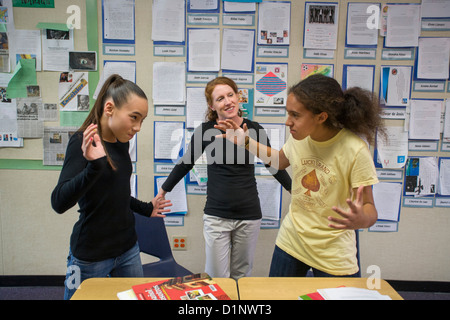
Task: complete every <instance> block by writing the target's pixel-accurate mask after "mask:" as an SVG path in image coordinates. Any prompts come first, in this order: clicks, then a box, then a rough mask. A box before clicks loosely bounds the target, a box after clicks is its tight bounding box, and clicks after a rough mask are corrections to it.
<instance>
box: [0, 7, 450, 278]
mask: <svg viewBox="0 0 450 320" xmlns="http://www.w3.org/2000/svg"><path fill="white" fill-rule="evenodd" d="M4 2H5V1H4ZM432 3H433V1H427V0H422V1H420V0H409V1H406V0H399V1H395V2H392V3H389V2H387V1H366V0H360V1H354V2H351V1H306V2H304V1H297V0H292V1H262V2H259V3H258V2H256V3H255V2H251V1H249V2H248V3H246V7H245V8H244V7H240V6H234V5H233V3H231V2H229V3H227V4H226V5H225V4H224V2H223V1H221V0H218V1H208V2H202V1H198V2H197V1H188V0H186V1H180V0H177V1H174V0H172V1H168V0H162V1H156V0H154V1H147V0H123V1H112V0H111V1H108V3H106V5H105V2H104V1H102V0H79V1H68V0H61V1H55V3H54V7H48V8H24V7H13V9H14V15H13V17H14V25H15V29H17V30H33V31H37V32H41V33H42V32H43V31H42V30H44V29H42V28H38V27H37V26H38V24H39V23H55V24H60V25H61V24H66V22H67V21H68V20H70V19H72V18H71V17H72V15H73V14H75V13H76V9H77V7H78V8H79V9H80V14H81V20H80V21H81V25H80V28H79V29H77V28H75V29H73V37H74V51H81V52H95V53H96V59H97V62H96V69H95V70H89V71H86V72H85V73H87V74H88V75H89V82H88V83H89V88H88V92H89V98H90V106H91V107H92V105H93V102H94V101H95V93H96V89H97V87H98V84H99V83H101V82H102V79H104V78H105V77H106V76H107V75H108V74H110V73H120V74H122V75H123V76H124V77H127V78H129V79H131V80H133V81H135V82H136V83H137V84H138V85H139V86H140V87H141V88H143V90H144V91H145V92H146V93H147V95H148V97H149V107H150V112H149V117H148V118H147V119H146V120H145V122H144V125H143V128H142V131H141V132H140V133H139V134H138V135H137V138H136V141H134V142H133V143H134V145H135V148H134V154H135V161H134V162H133V165H134V179H135V180H134V181H135V182H134V185H135V190H134V192H136V195H137V197H138V198H140V199H142V200H145V201H150V200H151V198H152V197H153V196H154V194H155V189H156V188H155V185H156V182H157V180H156V179H160V178H161V177H164V176H167V175H168V173H169V172H170V170H171V169H172V168H173V166H174V160H175V159H172V158H171V156H168V155H167V154H166V155H164V153H162V154H163V156H162V158H161V157H160V156H158V157H156V156H157V155H158V154H161V153H160V152H161V151H162V150H155V145H156V144H157V143H158V141H159V140H158V141H156V142H155V137H156V134H157V132H160V130H163V129H164V127H165V126H166V125H167V124H175V125H179V126H180V127H181V128H183V130H181V131H180V133H181V132H182V135H183V137H182V139H181V140H179V141H178V140H177V143H178V144H177V146H178V145H179V148H180V149H179V151H180V152H182V151H183V148H185V146H186V145H187V144H188V143H189V138H190V135H191V134H192V131H193V129H194V128H195V126H196V125H198V123H199V122H201V121H202V119H204V112H202V110H204V109H206V104H205V101H204V100H203V97H202V89H203V88H204V86H205V84H206V83H207V82H208V81H209V80H211V79H213V78H215V77H217V76H219V75H225V76H228V77H231V78H233V79H234V80H235V81H236V82H237V83H238V86H239V89H240V93H241V108H242V109H243V111H244V115H245V116H246V117H248V118H249V119H252V120H254V121H257V122H259V123H260V124H262V125H263V126H264V127H266V128H269V129H270V130H269V131H270V133H271V135H270V137H271V142H272V145H274V144H277V145H278V146H279V147H281V146H282V145H283V143H284V141H285V140H286V139H287V137H288V133H287V132H286V129H285V127H284V122H285V119H286V112H285V102H286V94H287V90H288V88H289V87H290V86H292V85H294V84H296V83H297V82H298V81H299V80H301V79H303V78H305V77H307V76H309V75H311V74H314V73H322V74H325V75H327V76H330V77H334V78H335V79H336V80H338V82H340V83H341V84H342V86H343V87H344V88H348V87H351V86H354V85H359V86H362V87H364V88H367V89H368V90H371V91H374V92H375V93H376V94H377V95H378V96H379V97H380V100H381V102H382V103H383V104H384V109H383V110H384V114H383V118H384V119H385V123H386V125H387V127H388V134H389V137H390V140H389V141H388V143H385V144H383V142H381V141H379V140H377V143H376V144H375V145H371V146H370V149H371V151H372V153H373V156H374V163H375V165H376V167H377V173H378V176H379V179H380V183H379V185H377V186H376V187H375V188H376V189H374V191H375V195H376V202H378V206H379V207H380V208H382V209H381V210H380V211H379V221H377V223H376V224H375V225H374V226H373V227H371V228H369V229H368V230H361V231H360V249H361V260H362V269H363V270H362V271H363V275H364V272H365V270H366V268H367V266H370V265H378V266H380V268H381V270H382V277H383V278H385V279H386V278H387V279H398V280H402V279H406V280H415V279H416V280H445V281H449V280H450V279H449V275H448V272H446V270H448V268H449V266H450V258H449V257H447V255H442V252H446V249H447V248H446V247H445V244H446V243H448V242H449V240H450V239H449V233H448V232H447V230H446V229H447V228H446V226H448V225H449V224H450V216H449V215H448V214H446V212H447V211H448V207H449V206H450V198H449V195H448V193H447V192H448V182H447V175H445V174H443V173H444V172H448V171H446V170H448V167H449V164H448V158H449V157H450V156H449V153H448V152H450V130H449V126H450V124H449V121H450V115H449V112H450V106H449V102H448V100H449V98H450V85H449V82H450V81H449V78H450V77H449V74H448V69H449V66H448V58H447V60H445V59H446V58H445V57H439V59H440V60H439V61H441V62H443V63H444V67H443V68H442V67H441V68H435V66H434V65H433V63H432V62H433V61H430V56H431V57H436V52H447V51H446V50H448V47H449V46H450V45H449V44H448V39H449V38H450V24H449V21H450V17H446V16H442V13H441V12H446V11H445V10H444V9H446V8H438V9H436V8H435V7H433V5H432ZM388 4H390V6H389V5H388ZM386 5H388V6H387V8H388V9H389V8H391V9H392V10H391V11H392V12H393V13H392V15H391V16H390V17H387V16H386V12H387V10H388V9H386ZM441 5H442V6H445V4H441ZM71 6H75V7H72V8H71V9H74V10H75V11H70V10H69V8H70V7H71ZM168 7H171V9H172V10H171V15H166V13H165V12H167V10H168ZM418 7H419V8H420V10H418ZM405 8H408V9H409V10H403V9H405ZM367 9H369V10H368V11H366V10H367ZM447 9H448V8H447ZM405 11H407V12H408V14H409V15H408V16H405V14H404V12H405ZM118 12H120V13H121V14H120V15H118V14H117V13H118ZM447 12H448V10H447ZM53 13H55V14H53ZM378 13H380V15H381V16H378ZM394 16H395V19H394V18H393V17H394ZM49 17H52V19H49ZM376 17H379V18H376ZM383 19H384V20H383ZM402 19H408V20H409V21H415V22H417V23H416V24H414V25H415V26H416V28H415V29H414V28H413V29H408V31H405V30H404V29H402V28H406V27H405V26H404V25H403V26H402V25H395V27H397V28H395V27H393V26H394V24H393V21H392V20H395V21H401V20H402ZM415 19H416V20H415ZM417 19H418V20H417ZM49 20H50V21H49ZM72 22H73V23H76V20H72ZM113 25H116V26H118V25H120V26H121V28H113ZM364 25H365V26H364ZM388 25H391V27H392V28H388V27H387V26H388ZM411 25H413V24H412V23H409V24H408V26H407V27H408V28H410V27H411ZM47 26H48V25H47ZM168 26H170V28H169V27H168ZM369 26H370V27H374V28H372V29H371V28H368V27H369ZM41 27H42V25H41ZM44 27H45V25H44ZM324 30H325V32H326V33H323V32H324ZM167 31H171V32H167ZM402 32H407V34H408V35H410V36H411V37H399V34H401V33H402ZM205 48H207V50H205ZM430 48H432V49H433V50H435V51H434V52H433V51H432V50H431V49H430ZM41 66H42V64H41ZM13 72H14V71H13V69H11V71H10V73H13ZM60 76H61V72H60V71H47V70H41V71H37V72H36V83H37V85H38V86H39V87H40V90H41V98H42V101H43V103H48V104H55V103H58V100H59V96H58V89H57V88H58V87H59V81H60ZM423 110H426V112H422V111H423ZM86 114H87V111H73V112H63V111H60V110H58V112H57V117H58V118H57V120H55V121H46V122H44V124H43V125H44V128H45V127H51V128H59V130H60V136H63V135H67V136H68V135H70V132H71V130H73V129H72V128H76V127H78V126H79V125H80V124H81V122H82V121H83V120H84V118H85V116H86ZM425 114H426V117H425ZM424 128H427V130H423V129H424ZM428 129H429V130H428ZM64 130H65V131H64ZM52 137H54V136H53V135H52V134H50V136H44V133H43V136H42V137H40V138H26V139H24V140H23V146H21V147H19V148H11V147H8V148H0V175H1V180H2V181H10V183H9V185H8V188H5V187H3V186H2V189H1V193H0V196H1V202H0V218H1V222H2V231H1V232H2V237H1V239H2V240H1V241H2V245H3V247H5V248H6V247H8V246H9V245H11V249H10V250H9V249H7V250H5V251H4V253H2V258H0V259H3V267H1V268H3V269H1V268H0V274H13V273H14V272H15V271H14V270H20V272H21V273H23V274H33V273H35V272H37V273H41V274H55V273H58V272H59V273H61V270H62V272H64V259H65V257H64V256H65V255H66V253H67V252H66V249H67V246H68V237H69V235H70V228H71V224H72V223H73V221H74V219H76V217H75V216H76V215H77V214H76V208H74V209H73V210H72V211H73V212H72V213H73V214H72V215H70V214H69V217H67V218H66V217H65V215H64V218H62V219H55V217H53V216H52V218H48V219H49V220H48V221H45V223H44V222H42V221H41V218H40V217H39V216H34V215H30V216H28V215H27V216H26V218H27V219H29V221H31V222H33V224H34V225H37V226H39V227H40V228H41V231H39V230H35V229H33V232H32V233H31V234H32V235H33V237H36V238H40V236H42V237H44V235H43V234H44V233H46V234H50V235H51V237H52V238H53V239H58V242H59V244H58V245H53V246H54V248H52V251H53V252H56V253H55V254H53V255H52V257H51V258H50V261H51V263H50V266H48V267H42V268H37V269H34V270H37V271H33V269H32V267H24V265H27V259H30V258H28V257H27V255H28V256H30V257H32V256H33V255H32V254H31V255H30V254H29V253H30V252H32V251H36V248H35V247H34V246H33V245H32V244H31V243H29V244H28V245H26V246H25V247H24V245H20V244H18V243H21V241H20V240H23V239H24V238H25V236H24V235H23V234H22V233H21V232H13V230H16V231H17V230H18V229H19V225H20V222H21V221H22V220H23V219H24V218H25V217H24V216H23V214H22V212H24V211H27V210H28V209H29V208H28V207H27V206H26V204H20V205H18V206H17V207H16V205H15V204H17V203H20V202H21V199H22V197H23V192H24V191H22V189H23V188H24V187H23V185H24V183H23V182H22V181H23V180H28V184H27V187H26V191H29V194H30V195H29V200H30V201H31V202H38V201H40V200H41V199H45V201H46V202H45V203H44V204H42V205H40V206H39V209H40V211H41V212H42V214H43V212H45V215H47V216H51V215H53V214H54V213H53V212H52V209H51V208H50V205H49V203H48V199H49V194H50V192H51V190H52V189H53V187H54V185H55V184H56V182H57V178H58V174H59V170H60V169H61V166H60V165H55V164H53V165H47V164H45V163H44V161H45V153H44V151H43V150H44V148H45V145H44V142H45V141H49V139H51V138H52ZM275 142H276V143H275ZM179 155H180V154H176V156H175V158H177V157H178V156H179ZM62 159H63V156H62ZM162 160H165V161H162ZM203 169H204V167H202V166H201V164H200V165H199V166H198V167H196V171H195V172H192V173H190V174H189V176H187V177H186V179H185V180H186V181H185V191H186V199H187V202H186V210H185V211H180V212H183V214H178V215H173V216H170V217H169V218H168V219H167V220H166V224H167V226H168V232H169V236H170V235H188V236H189V238H188V241H189V244H190V245H191V247H190V249H188V250H187V251H185V252H183V251H180V252H176V255H177V261H179V262H181V263H182V264H183V265H185V266H186V267H188V268H189V269H191V270H192V269H194V270H200V271H201V270H202V268H203V264H204V253H203V237H202V214H203V207H204V203H205V192H206V188H205V185H204V181H205V180H204V179H205V178H207V177H205V176H204V171H203ZM431 176H432V177H435V178H436V179H435V180H430V179H427V178H429V177H431ZM256 177H257V181H260V182H261V183H260V185H261V186H260V187H261V190H264V188H266V189H269V190H271V188H272V189H273V188H276V192H274V193H273V195H274V199H275V200H274V201H272V203H273V202H275V203H277V206H275V207H270V208H271V209H270V210H271V212H268V213H267V215H266V216H265V218H266V219H265V220H264V221H265V223H263V230H262V231H261V235H260V237H259V241H258V246H257V254H256V257H257V258H256V259H257V261H255V270H254V275H256V276H266V275H267V271H268V265H269V264H270V259H271V254H272V250H273V246H274V243H275V238H276V234H277V231H278V228H279V223H280V222H281V221H282V219H283V218H284V216H285V214H286V213H287V211H288V209H289V202H290V195H289V193H287V192H285V191H284V190H281V188H280V187H279V186H275V185H271V184H270V181H271V177H270V174H268V173H267V172H266V171H265V170H264V168H263V166H262V165H261V164H257V165H256ZM440 177H441V178H440ZM261 192H262V191H261ZM386 199H389V205H386V203H387V202H386ZM22 202H23V201H22ZM278 204H279V205H278ZM391 204H392V205H391ZM265 207H268V205H265ZM273 212H276V213H275V214H274V213H273ZM49 225H52V229H51V230H52V231H49ZM55 226H56V228H55ZM56 230H58V231H56ZM418 235H420V236H418ZM12 243H15V244H14V245H13V244H12ZM394 244H395V245H394ZM387 248H389V250H387ZM412 248H414V249H412ZM430 248H432V249H430ZM197 249H198V250H197ZM13 251H14V252H23V254H19V253H13ZM194 252H195V253H194ZM7 254H17V255H18V259H17V260H16V261H19V262H21V263H19V262H17V263H15V262H9V260H8V261H6V258H5V257H6V256H7ZM405 262H407V264H408V265H410V266H412V267H411V270H404V265H405ZM1 265H2V264H1V263H0V266H1ZM28 265H30V264H28ZM31 265H32V263H31ZM423 270H429V272H427V273H426V274H423V273H422V271H423Z"/></svg>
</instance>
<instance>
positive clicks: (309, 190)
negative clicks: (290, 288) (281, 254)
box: [276, 129, 378, 275]
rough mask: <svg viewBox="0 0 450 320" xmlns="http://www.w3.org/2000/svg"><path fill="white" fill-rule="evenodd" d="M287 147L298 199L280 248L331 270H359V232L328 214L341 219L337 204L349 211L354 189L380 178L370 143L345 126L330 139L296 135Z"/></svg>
mask: <svg viewBox="0 0 450 320" xmlns="http://www.w3.org/2000/svg"><path fill="white" fill-rule="evenodd" d="M283 151H284V154H285V155H286V157H287V158H288V160H289V163H290V165H291V167H292V191H291V197H292V199H291V204H290V208H289V212H288V214H287V216H286V217H285V219H284V221H283V223H282V225H281V228H280V231H279V233H278V236H277V240H276V244H277V246H278V247H279V248H280V249H282V250H284V251H285V252H286V253H288V254H290V255H291V256H293V257H295V258H296V259H298V260H300V261H302V262H303V263H306V264H307V265H309V266H311V267H313V268H316V269H318V270H321V271H324V272H326V273H330V274H333V275H350V274H354V273H356V272H358V264H357V259H356V240H355V232H354V231H353V230H337V229H333V228H330V227H328V224H329V220H328V217H329V216H336V217H338V218H341V216H340V215H339V214H337V213H336V212H334V211H333V210H332V209H331V207H333V206H337V207H340V208H343V209H344V210H346V209H348V205H347V203H346V199H348V198H350V197H351V190H352V188H357V187H359V186H360V185H364V186H368V185H373V184H375V183H377V182H378V178H377V175H376V171H375V166H374V163H373V160H372V156H371V154H370V151H369V149H368V146H367V144H366V143H365V142H364V141H363V140H362V139H361V138H359V137H358V136H357V135H355V134H354V133H352V132H350V131H349V130H347V129H342V130H341V131H340V132H339V133H338V134H337V135H336V136H335V137H333V138H332V139H330V140H328V141H325V142H317V141H314V140H312V139H311V138H310V137H307V138H305V139H303V140H295V139H294V138H293V137H292V136H291V137H289V139H288V141H287V142H286V144H285V145H284V146H283Z"/></svg>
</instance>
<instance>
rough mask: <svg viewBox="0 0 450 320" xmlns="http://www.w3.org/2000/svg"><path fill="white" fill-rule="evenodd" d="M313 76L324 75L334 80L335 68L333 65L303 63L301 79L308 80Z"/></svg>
mask: <svg viewBox="0 0 450 320" xmlns="http://www.w3.org/2000/svg"><path fill="white" fill-rule="evenodd" d="M313 74H323V75H324V76H327V77H331V78H332V77H333V76H334V66H333V65H332V64H316V63H302V70H301V73H300V79H301V80H303V79H306V78H308V77H309V76H310V75H313Z"/></svg>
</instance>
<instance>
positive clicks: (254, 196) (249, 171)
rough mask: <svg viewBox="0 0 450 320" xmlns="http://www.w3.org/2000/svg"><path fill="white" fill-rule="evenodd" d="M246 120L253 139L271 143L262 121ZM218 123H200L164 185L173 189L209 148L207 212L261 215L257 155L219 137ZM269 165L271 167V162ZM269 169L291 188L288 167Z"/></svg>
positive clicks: (228, 215) (240, 216)
mask: <svg viewBox="0 0 450 320" xmlns="http://www.w3.org/2000/svg"><path fill="white" fill-rule="evenodd" d="M244 123H246V124H247V127H248V129H249V134H250V137H251V138H252V139H254V140H257V141H259V142H260V143H262V144H264V145H267V146H270V143H269V139H268V138H267V134H266V132H265V131H264V128H263V127H262V126H261V125H260V124H259V123H257V122H254V121H250V120H248V119H244V121H243V123H242V124H241V127H242V126H243V124H244ZM215 124H216V122H213V121H209V122H205V123H202V125H201V126H198V127H197V129H196V130H195V131H194V134H193V136H192V138H191V142H190V144H189V146H188V149H187V151H186V153H185V154H184V156H183V157H182V158H181V159H180V161H179V162H178V163H177V165H176V166H175V167H174V169H173V170H172V172H171V173H170V175H169V177H168V178H167V180H166V181H165V182H164V184H163V185H162V189H163V190H164V191H167V192H170V191H172V189H173V188H174V187H175V185H176V184H177V183H178V182H179V181H180V180H181V179H182V178H183V177H184V176H185V175H186V174H187V173H188V172H189V171H190V170H191V169H192V168H193V166H194V164H195V161H196V160H197V159H198V158H199V157H200V156H201V155H202V154H203V152H205V153H206V157H207V163H208V166H207V173H208V185H207V198H206V205H205V208H204V212H205V214H208V215H212V216H218V217H222V218H228V219H237V220H256V219H261V217H262V213H261V207H260V202H259V198H258V191H257V188H256V179H255V167H254V155H252V154H251V153H250V152H248V151H247V150H245V149H244V148H242V147H238V146H236V145H235V144H234V143H232V142H230V141H228V140H226V139H222V138H220V139H215V136H216V135H218V134H222V133H223V132H221V131H220V130H218V129H215V128H214V125H215ZM266 167H268V168H269V166H268V165H266ZM269 170H270V172H271V173H272V174H273V176H274V177H275V179H277V180H278V181H279V182H280V183H281V185H282V186H283V187H284V188H285V189H286V190H288V191H290V190H291V184H292V182H291V178H290V176H289V174H288V173H287V172H286V171H285V170H282V171H276V170H275V169H272V168H269Z"/></svg>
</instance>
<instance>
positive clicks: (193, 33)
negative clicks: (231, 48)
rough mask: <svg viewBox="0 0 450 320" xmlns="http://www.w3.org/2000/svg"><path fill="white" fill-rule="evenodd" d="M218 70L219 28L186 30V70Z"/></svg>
mask: <svg viewBox="0 0 450 320" xmlns="http://www.w3.org/2000/svg"><path fill="white" fill-rule="evenodd" d="M219 70H220V29H216V28H211V29H189V30H188V71H212V72H218V71H219Z"/></svg>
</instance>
